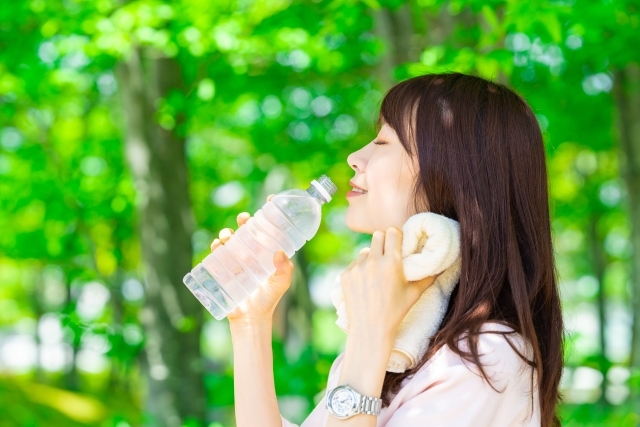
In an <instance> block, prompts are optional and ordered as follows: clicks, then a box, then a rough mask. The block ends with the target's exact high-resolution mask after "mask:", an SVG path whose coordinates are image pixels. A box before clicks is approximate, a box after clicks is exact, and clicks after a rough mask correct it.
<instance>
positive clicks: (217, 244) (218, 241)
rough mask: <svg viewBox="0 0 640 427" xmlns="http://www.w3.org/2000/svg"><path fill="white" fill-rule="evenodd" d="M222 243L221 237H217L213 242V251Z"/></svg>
mask: <svg viewBox="0 0 640 427" xmlns="http://www.w3.org/2000/svg"><path fill="white" fill-rule="evenodd" d="M220 245H221V243H220V239H215V240H214V241H213V242H211V252H213V250H214V249H215V248H217V247H218V246H220Z"/></svg>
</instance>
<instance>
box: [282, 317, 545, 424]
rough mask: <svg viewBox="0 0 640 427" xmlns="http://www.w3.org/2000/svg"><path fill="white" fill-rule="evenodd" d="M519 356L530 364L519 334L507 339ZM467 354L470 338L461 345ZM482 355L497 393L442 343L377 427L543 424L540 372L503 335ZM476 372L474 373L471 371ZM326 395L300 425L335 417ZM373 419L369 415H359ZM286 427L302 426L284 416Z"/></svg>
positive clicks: (336, 372)
mask: <svg viewBox="0 0 640 427" xmlns="http://www.w3.org/2000/svg"><path fill="white" fill-rule="evenodd" d="M481 330H482V331H487V330H498V331H512V329H511V328H509V327H506V326H504V325H501V324H499V323H495V322H487V323H485V324H484V325H483V326H482V329H481ZM507 337H509V339H510V340H511V341H512V343H513V344H514V346H516V348H518V350H519V351H520V353H522V354H524V355H525V356H526V357H527V358H528V359H529V360H532V359H533V357H532V351H531V347H530V345H527V348H526V349H525V348H524V347H523V339H522V337H521V336H520V335H519V334H513V335H507ZM459 347H460V348H461V349H462V350H468V347H467V345H466V340H462V341H460V343H459ZM478 353H479V355H480V356H479V357H480V360H481V362H482V364H483V367H484V369H485V372H486V373H487V375H488V376H489V378H490V379H491V382H492V384H493V386H494V387H495V388H496V389H497V390H498V391H502V390H503V389H504V391H503V392H502V393H499V392H496V391H495V390H494V389H493V388H491V386H490V385H489V384H487V382H486V380H484V378H483V377H482V376H481V373H480V371H479V370H478V369H477V367H476V365H475V364H473V363H471V362H467V361H465V360H463V359H462V358H461V357H460V356H458V355H457V354H455V353H454V352H453V351H451V349H450V348H449V347H448V346H446V345H444V346H442V347H441V348H440V349H439V350H438V351H437V352H436V353H435V354H434V355H433V356H432V357H431V359H429V360H428V361H427V362H426V363H425V364H424V365H423V366H422V367H421V368H420V370H418V372H417V373H416V374H415V375H414V376H413V377H411V378H405V379H404V380H403V382H402V388H401V389H400V391H399V392H398V394H397V395H395V397H393V399H392V400H391V404H390V405H389V406H388V407H386V408H382V410H381V411H380V415H378V423H377V427H423V426H430V427H444V426H455V427H467V426H468V427H471V426H473V427H478V426H491V427H511V426H514V427H515V426H518V427H521V426H526V427H533V426H536V427H539V426H540V407H539V400H538V390H537V387H535V388H534V393H533V411H532V399H531V388H530V387H531V373H532V371H533V384H534V385H535V384H536V378H537V375H536V372H535V370H534V369H533V368H532V367H530V366H529V365H527V364H526V363H525V362H524V361H523V360H522V359H521V358H520V356H518V354H517V353H516V352H515V351H514V350H513V349H512V348H511V346H510V345H509V343H508V342H507V341H506V339H505V337H503V336H502V335H497V334H481V335H480V336H479V337H478ZM343 359H344V352H342V353H340V354H339V355H338V357H336V359H335V360H334V362H333V364H332V365H331V370H330V372H329V378H328V381H327V390H331V389H332V388H333V387H336V386H337V385H338V384H337V382H338V379H339V377H340V370H341V368H342V360H343ZM472 371H473V372H472ZM326 398H327V397H326V392H325V396H324V397H323V398H322V400H321V401H320V402H319V403H318V405H317V406H316V407H315V408H314V409H313V411H312V412H311V414H309V416H308V417H307V419H305V420H304V422H303V423H302V424H301V426H300V427H324V426H325V425H326V423H327V419H328V417H330V416H331V415H330V414H329V412H328V411H327V409H326ZM356 416H370V415H356ZM281 418H282V427H298V426H297V425H296V424H293V423H291V422H289V421H287V420H286V419H284V418H283V417H282V416H281Z"/></svg>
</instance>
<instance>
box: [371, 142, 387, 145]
mask: <svg viewBox="0 0 640 427" xmlns="http://www.w3.org/2000/svg"><path fill="white" fill-rule="evenodd" d="M373 143H374V144H375V145H385V144H386V142H384V141H373Z"/></svg>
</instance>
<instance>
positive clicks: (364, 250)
mask: <svg viewBox="0 0 640 427" xmlns="http://www.w3.org/2000/svg"><path fill="white" fill-rule="evenodd" d="M370 251H371V248H362V249H360V252H359V253H358V257H357V258H356V263H359V262H363V261H365V260H366V259H367V258H368V257H369V252H370Z"/></svg>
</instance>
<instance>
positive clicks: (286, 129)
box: [0, 0, 640, 427]
mask: <svg viewBox="0 0 640 427" xmlns="http://www.w3.org/2000/svg"><path fill="white" fill-rule="evenodd" d="M639 7H640V6H639V5H638V3H637V2H634V1H617V0H607V1H599V2H596V1H578V0H573V1H571V0H567V1H538V0H533V1H527V2H519V1H456V0H451V1H441V0H419V1H411V2H405V1H401V0H393V1H392V0H387V1H378V0H368V1H364V2H356V1H350V0H331V1H329V0H318V1H289V0H263V1H249V0H247V1H237V2H236V1H223V0H214V1H206V2H205V1H199V0H179V1H174V2H168V1H159V0H157V1H156V0H138V1H115V0H63V1H57V0H29V1H27V0H15V1H13V2H3V3H2V5H0V230H1V232H0V363H2V364H0V371H1V372H3V373H2V375H0V426H2V427H4V426H58V425H59V426H76V425H77V426H103V427H106V426H113V427H125V426H135V425H151V424H152V422H151V421H149V418H148V414H147V413H146V410H145V409H144V405H143V401H144V399H145V390H146V381H145V375H143V371H144V368H143V367H141V365H140V363H139V360H140V355H141V354H142V352H143V351H144V348H145V344H146V342H147V341H146V334H145V330H144V328H143V326H142V324H141V320H140V319H141V316H144V299H145V296H144V295H145V285H144V283H145V271H144V269H143V268H142V267H141V255H140V253H141V242H140V239H139V237H138V233H137V227H138V223H139V212H138V210H137V209H136V206H137V204H138V203H139V199H140V197H141V196H140V194H141V193H144V192H145V191H148V189H145V188H141V187H140V184H139V183H136V181H135V179H134V178H133V177H132V173H131V170H130V166H129V165H128V164H127V160H126V154H125V151H126V150H125V144H124V135H126V133H127V121H126V119H127V117H126V114H125V113H124V112H123V111H124V110H123V98H122V96H121V95H122V93H121V92H122V90H121V88H122V77H121V74H119V68H118V67H119V66H120V64H122V63H125V62H126V61H128V60H129V58H131V56H132V55H134V54H136V52H138V53H140V54H141V55H142V57H145V58H152V59H153V58H168V59H169V60H170V61H172V63H174V64H177V67H178V69H179V71H180V75H181V78H182V85H181V86H180V87H176V88H173V89H172V90H170V91H168V92H167V93H166V94H164V95H163V96H158V97H155V98H154V99H151V100H148V101H149V103H150V105H152V106H153V112H152V114H151V115H150V116H149V117H147V119H148V120H149V122H150V123H155V124H157V126H158V127H159V128H161V129H164V130H165V131H167V132H172V133H173V134H175V135H177V136H179V137H180V138H183V139H184V140H185V141H186V143H185V149H186V161H187V165H188V173H189V197H190V200H191V207H192V209H193V214H194V216H195V223H196V224H197V225H196V227H195V232H194V234H193V236H192V244H193V251H194V256H193V263H194V264H195V263H197V262H199V261H200V260H201V259H202V258H203V257H204V256H205V255H206V254H207V253H208V252H209V244H210V243H211V241H212V240H213V239H214V238H215V237H217V232H218V231H219V230H220V229H222V228H225V227H232V228H234V229H235V228H236V222H235V217H236V215H237V213H239V212H242V211H249V212H254V211H255V210H256V209H257V208H259V207H260V206H261V205H262V203H263V202H264V199H265V197H266V195H267V194H269V193H270V192H277V191H279V190H280V189H281V188H277V186H278V184H273V182H275V181H278V180H284V181H283V182H286V183H287V185H290V186H295V187H298V188H306V187H307V186H308V183H309V181H310V180H311V179H314V178H317V177H318V176H320V175H321V174H327V175H328V176H330V177H331V178H332V180H333V181H334V182H335V183H336V184H337V185H338V187H339V192H338V194H337V196H336V197H335V198H334V200H333V201H332V202H331V203H329V204H328V205H327V206H326V207H325V210H324V217H323V224H322V226H321V229H320V231H319V233H318V234H317V235H316V237H314V239H313V240H311V241H310V242H309V243H308V244H307V245H305V247H304V250H303V251H301V254H302V255H300V256H304V259H305V260H306V262H304V264H300V265H302V268H301V270H302V271H300V272H299V274H300V276H299V277H298V278H297V280H298V284H299V286H298V287H300V288H306V289H307V291H306V294H305V292H304V291H300V292H301V293H299V295H298V296H296V297H292V298H293V299H292V301H294V302H296V303H295V304H291V305H287V306H286V307H287V308H286V311H288V312H290V314H287V313H285V314H284V315H282V319H283V320H281V322H280V324H281V327H280V329H279V330H278V331H276V332H277V333H276V336H275V340H274V364H275V375H276V389H277V392H278V395H279V398H280V404H281V411H282V412H283V414H284V415H285V416H286V417H288V418H289V419H291V420H292V421H295V422H300V421H302V420H303V419H304V417H305V416H306V414H308V412H309V411H310V410H311V409H312V408H313V406H315V404H316V402H317V401H318V400H319V397H320V396H321V393H322V392H323V389H324V386H325V385H326V377H327V374H328V371H329V367H330V365H331V362H332V361H333V358H335V356H336V355H337V354H338V353H339V352H340V351H341V346H342V345H343V343H344V334H343V333H342V331H340V330H339V329H338V328H337V327H336V326H335V325H334V323H333V322H334V321H335V314H334V309H333V308H332V307H331V306H327V305H326V304H324V305H323V304H321V303H319V302H318V301H319V300H318V298H317V297H316V298H315V299H314V298H311V299H309V298H310V296H311V295H314V294H313V292H311V293H310V291H309V288H310V287H312V286H311V284H312V283H314V280H315V283H316V284H317V283H319V282H321V281H322V280H323V279H324V280H325V281H326V280H328V279H327V277H328V276H327V274H328V273H327V272H330V271H332V270H331V268H338V267H339V266H341V265H342V266H346V264H348V262H350V261H351V258H352V256H353V254H355V253H357V250H358V249H359V247H360V245H363V244H365V245H366V244H368V241H369V236H367V235H358V234H356V233H353V232H352V231H350V230H348V229H347V228H346V227H345V226H344V220H343V217H344V209H345V207H346V200H345V199H344V197H343V196H340V195H341V194H342V195H343V194H344V193H345V192H346V191H347V189H348V187H349V184H348V181H349V179H351V178H352V176H353V171H352V170H351V169H350V168H349V166H348V165H347V163H346V158H347V155H348V154H349V153H351V152H353V151H354V150H356V149H358V148H359V147H361V146H362V145H364V144H366V143H367V142H369V141H370V140H371V139H372V138H373V136H374V135H375V132H374V129H373V126H372V124H373V121H374V120H375V118H376V112H377V108H378V106H379V102H380V100H381V98H382V96H383V94H384V92H385V91H386V90H387V89H388V88H389V87H390V86H391V85H392V84H393V83H394V82H397V81H400V80H403V79H405V78H408V77H411V76H415V75H419V74H423V73H430V72H441V71H452V70H455V71H461V72H467V73H475V74H478V75H481V76H483V77H486V78H490V79H494V80H496V81H499V82H502V83H507V84H509V85H510V86H512V87H514V88H515V89H516V90H517V91H519V92H520V93H521V94H523V95H524V96H525V98H526V99H527V100H528V101H529V103H530V104H531V105H532V107H533V108H534V110H535V112H536V114H537V117H538V119H539V122H540V124H541V127H542V129H543V131H544V133H545V143H546V150H547V154H548V167H549V180H550V191H551V198H552V199H551V205H552V214H553V233H554V243H555V247H556V255H557V264H558V271H559V273H560V278H561V286H562V295H563V301H564V303H565V307H566V315H567V318H568V319H569V322H568V325H569V326H571V327H572V328H574V329H571V330H570V332H571V333H570V336H569V337H568V341H567V343H568V347H567V352H566V361H567V370H566V372H565V377H564V378H563V390H564V391H565V400H566V403H565V404H564V405H563V407H562V414H563V418H564V421H563V422H564V424H565V425H567V426H578V425H616V426H636V425H638V424H639V423H640V412H639V410H638V409H637V407H636V409H632V403H631V402H630V401H629V400H627V399H626V396H627V395H628V394H629V392H630V391H633V389H634V387H638V385H637V384H638V383H639V382H640V381H638V378H639V377H638V375H637V374H636V373H635V372H636V370H634V369H637V368H639V367H638V366H635V367H634V366H631V359H630V354H629V351H630V350H629V348H630V342H631V335H630V331H631V318H632V315H633V310H632V306H631V298H632V292H633V287H634V285H633V283H632V279H631V277H632V276H631V272H632V271H633V268H634V266H633V265H632V261H631V259H632V258H631V254H632V245H631V243H630V236H631V231H632V229H633V225H634V221H635V222H638V221H640V219H639V218H632V217H631V216H630V215H629V213H628V212H629V203H628V200H627V195H628V193H629V191H628V188H627V187H626V185H625V182H624V180H623V179H622V178H621V173H620V163H621V160H622V161H624V155H623V154H621V149H620V147H619V135H620V124H619V121H618V114H619V105H618V104H617V101H616V97H615V96H614V92H615V84H616V82H617V79H616V76H617V74H616V73H617V72H621V71H623V70H625V69H627V67H629V66H630V64H631V65H633V64H637V63H638V62H639V60H640V53H638V52H639V51H638V49H637V44H638V42H640V38H639V36H638V34H639V33H640V14H639V13H638V10H639ZM637 149H638V150H640V147H637ZM267 182H271V183H272V184H271V186H269V185H266V184H265V183H267ZM274 186H275V187H274ZM274 188H277V191H272V190H273V189H274ZM285 188H286V187H285ZM282 189H283V188H282ZM636 227H637V225H636ZM298 256H299V255H298V254H297V255H296V257H298ZM301 261H302V260H301ZM635 268H638V269H640V266H635ZM185 273H186V271H185ZM635 286H636V287H639V285H638V284H636V285H635ZM176 289H178V290H179V291H181V292H188V291H187V290H186V288H184V287H183V286H182V284H180V283H178V284H177V285H176ZM96 295H97V296H96ZM305 295H306V297H305ZM100 298H102V299H100ZM305 298H306V299H305ZM305 301H306V302H305ZM202 311H203V313H201V314H200V317H199V316H195V315H186V316H185V317H183V318H182V319H180V320H179V321H178V328H179V329H180V330H182V331H183V332H184V333H189V331H193V330H194V329H193V328H194V325H195V324H197V323H198V322H201V323H202V324H201V326H202V327H203V329H202V336H201V351H202V354H201V356H200V357H201V360H202V364H203V367H204V368H203V381H204V385H205V390H206V405H207V409H206V416H205V419H202V420H197V419H184V420H180V421H179V424H182V425H189V426H191V425H194V426H195V425H206V426H209V427H222V426H224V427H227V426H232V425H234V420H233V367H232V365H231V361H232V353H231V342H230V339H229V333H228V325H227V324H226V321H222V322H216V321H215V320H213V318H212V317H211V316H209V315H208V314H207V313H206V312H204V309H202ZM301 313H304V314H301ZM198 319H202V320H198ZM304 319H307V321H308V322H309V323H308V325H307V327H306V329H305V328H304V327H302V328H301V327H300V325H301V324H303V325H304V321H305V320H304ZM572 319H573V320H572ZM590 325H591V326H590ZM37 349H39V352H37V351H36V350H37ZM36 354H39V357H36ZM60 355H62V356H60ZM56 357H57V359H56ZM60 358H62V359H61V360H63V361H66V362H65V363H59V360H58V359H60ZM47 360H48V362H47ZM52 360H53V361H52ZM56 360H58V362H56ZM30 361H31V362H30ZM54 362H55V363H54ZM56 364H57V365H56ZM168 369H169V370H171V369H172V367H171V366H168ZM184 387H189V384H184ZM179 424H175V425H179Z"/></svg>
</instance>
